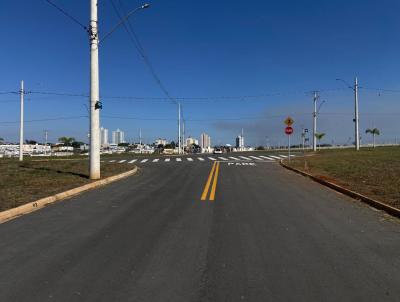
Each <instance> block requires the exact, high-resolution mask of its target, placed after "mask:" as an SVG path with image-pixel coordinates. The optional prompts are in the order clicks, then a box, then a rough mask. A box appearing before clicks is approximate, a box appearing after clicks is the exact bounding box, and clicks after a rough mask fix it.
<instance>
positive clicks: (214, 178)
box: [201, 162, 219, 201]
mask: <svg viewBox="0 0 400 302" xmlns="http://www.w3.org/2000/svg"><path fill="white" fill-rule="evenodd" d="M218 173H219V162H214V164H213V166H212V168H211V171H210V174H209V175H208V179H207V182H206V186H205V187H204V190H203V194H201V200H203V201H204V200H207V194H208V191H209V189H210V185H211V182H212V186H211V192H210V196H209V200H210V201H214V199H215V191H216V190H217V183H218Z"/></svg>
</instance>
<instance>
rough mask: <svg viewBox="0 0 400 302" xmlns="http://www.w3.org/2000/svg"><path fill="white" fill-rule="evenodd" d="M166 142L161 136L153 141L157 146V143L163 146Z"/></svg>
mask: <svg viewBox="0 0 400 302" xmlns="http://www.w3.org/2000/svg"><path fill="white" fill-rule="evenodd" d="M167 143H168V142H167V140H166V139H163V138H159V139H156V140H155V142H154V144H155V145H156V146H159V145H163V146H165V145H166V144H167Z"/></svg>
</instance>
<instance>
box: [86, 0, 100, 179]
mask: <svg viewBox="0 0 400 302" xmlns="http://www.w3.org/2000/svg"><path fill="white" fill-rule="evenodd" d="M89 39H90V179H100V108H101V103H100V102H99V35H98V27H97V0H90V28H89Z"/></svg>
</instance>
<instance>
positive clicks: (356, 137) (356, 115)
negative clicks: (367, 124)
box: [354, 77, 360, 151]
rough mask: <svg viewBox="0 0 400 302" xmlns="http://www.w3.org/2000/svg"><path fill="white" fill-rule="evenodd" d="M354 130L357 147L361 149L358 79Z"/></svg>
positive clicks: (355, 84) (355, 91) (355, 93)
mask: <svg viewBox="0 0 400 302" xmlns="http://www.w3.org/2000/svg"><path fill="white" fill-rule="evenodd" d="M354 124H355V125H354V126H355V127H354V131H355V144H356V145H355V147H356V151H358V150H360V130H359V117H358V80H357V77H356V78H355V79H354Z"/></svg>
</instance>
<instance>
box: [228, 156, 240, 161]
mask: <svg viewBox="0 0 400 302" xmlns="http://www.w3.org/2000/svg"><path fill="white" fill-rule="evenodd" d="M229 158H230V159H233V160H240V159H239V158H237V157H233V156H229Z"/></svg>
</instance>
